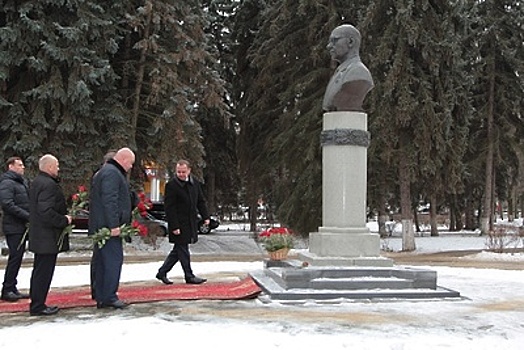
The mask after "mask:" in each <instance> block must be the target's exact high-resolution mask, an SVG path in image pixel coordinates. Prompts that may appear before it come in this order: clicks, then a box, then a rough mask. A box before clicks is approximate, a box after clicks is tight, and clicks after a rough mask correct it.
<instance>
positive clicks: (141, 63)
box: [129, 1, 153, 149]
mask: <svg viewBox="0 0 524 350" xmlns="http://www.w3.org/2000/svg"><path fill="white" fill-rule="evenodd" d="M145 8H146V10H147V11H148V13H147V20H146V23H145V25H144V33H143V36H142V41H144V42H148V41H149V31H150V29H151V18H152V16H153V4H152V3H151V1H147V2H146V6H145ZM148 48H149V45H144V44H142V45H141V49H140V58H139V59H138V66H137V73H136V86H135V94H134V95H135V96H134V101H133V109H132V115H131V122H130V125H131V131H132V133H131V134H130V135H133V137H132V138H131V140H129V141H130V142H131V144H130V145H129V146H130V147H131V148H133V149H136V138H135V137H134V135H135V132H136V129H137V124H138V114H139V113H140V97H141V91H142V85H143V83H144V72H145V65H146V60H147V57H146V56H147V50H148Z"/></svg>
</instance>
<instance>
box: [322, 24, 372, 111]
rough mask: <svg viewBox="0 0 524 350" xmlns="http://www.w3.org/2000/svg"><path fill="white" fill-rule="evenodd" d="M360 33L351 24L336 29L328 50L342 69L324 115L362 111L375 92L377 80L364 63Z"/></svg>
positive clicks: (329, 91)
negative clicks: (374, 87) (369, 94)
mask: <svg viewBox="0 0 524 350" xmlns="http://www.w3.org/2000/svg"><path fill="white" fill-rule="evenodd" d="M360 40H361V36H360V32H359V31H358V30H357V28H355V27H354V26H352V25H350V24H343V25H341V26H338V27H336V28H335V29H334V30H333V31H332V32H331V35H330V37H329V43H328V45H327V49H328V50H329V53H330V55H331V59H332V60H333V61H334V62H335V63H336V64H337V65H338V66H337V69H336V70H335V73H334V74H333V76H332V77H331V79H330V81H329V84H328V86H327V89H326V92H325V94H324V101H323V103H322V108H323V110H324V111H326V112H329V111H362V103H363V102H364V98H365V97H366V95H367V93H368V92H369V91H370V90H371V89H372V88H373V86H374V84H373V78H372V77H371V73H370V72H369V70H368V68H367V67H366V66H365V65H364V63H362V61H361V60H360V55H359V50H360Z"/></svg>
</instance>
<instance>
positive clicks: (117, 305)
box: [96, 300, 129, 309]
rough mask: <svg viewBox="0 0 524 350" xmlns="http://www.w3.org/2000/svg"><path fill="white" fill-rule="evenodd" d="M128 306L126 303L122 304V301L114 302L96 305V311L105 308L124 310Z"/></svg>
mask: <svg viewBox="0 0 524 350" xmlns="http://www.w3.org/2000/svg"><path fill="white" fill-rule="evenodd" d="M128 306H129V304H128V303H126V302H123V301H122V300H116V301H113V302H112V303H96V308H97V309H107V308H113V309H124V308H126V307H128Z"/></svg>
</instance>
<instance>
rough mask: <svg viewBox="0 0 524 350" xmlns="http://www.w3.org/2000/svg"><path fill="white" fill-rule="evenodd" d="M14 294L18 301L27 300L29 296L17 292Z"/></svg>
mask: <svg viewBox="0 0 524 350" xmlns="http://www.w3.org/2000/svg"><path fill="white" fill-rule="evenodd" d="M15 294H16V295H17V296H18V299H29V294H25V293H20V292H18V291H16V292H15Z"/></svg>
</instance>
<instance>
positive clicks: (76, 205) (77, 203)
mask: <svg viewBox="0 0 524 350" xmlns="http://www.w3.org/2000/svg"><path fill="white" fill-rule="evenodd" d="M88 201H89V193H88V192H87V188H86V187H85V186H84V185H80V186H78V192H77V193H75V194H73V195H72V196H71V208H69V210H68V214H69V215H71V216H75V215H76V214H77V213H78V211H79V210H81V209H86V208H87V203H88ZM74 227H75V226H74V225H73V224H70V225H67V226H66V227H65V228H64V229H63V230H62V233H60V236H59V237H58V241H57V243H56V244H57V245H58V249H59V250H62V247H63V246H64V241H65V239H66V237H67V236H68V235H70V234H72V233H73V228H74Z"/></svg>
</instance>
